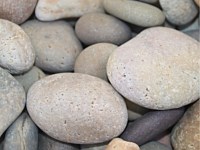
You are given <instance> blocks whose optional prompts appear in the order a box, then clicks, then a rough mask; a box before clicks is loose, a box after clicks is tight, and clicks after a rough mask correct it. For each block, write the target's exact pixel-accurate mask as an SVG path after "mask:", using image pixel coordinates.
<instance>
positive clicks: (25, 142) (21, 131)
mask: <svg viewBox="0 0 200 150" xmlns="http://www.w3.org/2000/svg"><path fill="white" fill-rule="evenodd" d="M37 148H38V129H37V127H36V125H35V124H34V123H33V121H32V120H31V118H30V117H29V116H28V114H27V113H22V114H21V115H20V116H19V118H18V119H17V120H15V122H14V123H13V124H12V125H11V126H10V127H9V128H8V130H7V131H6V135H5V140H4V150H37Z"/></svg>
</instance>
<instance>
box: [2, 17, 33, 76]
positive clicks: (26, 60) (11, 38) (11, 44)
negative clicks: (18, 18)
mask: <svg viewBox="0 0 200 150" xmlns="http://www.w3.org/2000/svg"><path fill="white" fill-rule="evenodd" d="M0 29H1V30H0V34H1V36H0V41H1V42H0V48H1V50H0V66H1V67H2V68H5V69H7V70H8V71H9V72H10V73H11V74H19V73H23V72H26V71H28V70H29V69H30V68H31V67H32V66H33V63H34V61H35V52H34V50H33V47H32V44H31V41H30V39H29V37H28V36H27V35H26V33H25V32H24V31H23V30H22V29H21V28H20V27H19V26H18V25H16V24H14V23H12V22H10V21H7V20H4V19H0Z"/></svg>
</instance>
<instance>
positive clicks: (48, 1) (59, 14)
mask: <svg viewBox="0 0 200 150" xmlns="http://www.w3.org/2000/svg"><path fill="white" fill-rule="evenodd" d="M90 12H102V13H103V12H104V9H103V5H102V0H39V1H38V4H37V7H36V10H35V14H36V17H37V18H38V19H39V20H42V21H53V20H57V19H61V18H74V17H80V16H82V15H84V14H86V13H90Z"/></svg>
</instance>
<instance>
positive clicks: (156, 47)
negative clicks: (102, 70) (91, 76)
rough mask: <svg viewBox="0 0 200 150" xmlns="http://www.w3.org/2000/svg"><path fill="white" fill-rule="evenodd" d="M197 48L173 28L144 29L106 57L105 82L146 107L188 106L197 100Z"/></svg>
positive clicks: (196, 42)
mask: <svg viewBox="0 0 200 150" xmlns="http://www.w3.org/2000/svg"><path fill="white" fill-rule="evenodd" d="M199 46H200V43H199V42H198V41H196V40H194V39H192V38H191V37H189V36H187V35H185V34H184V33H181V32H180V31H177V30H174V29H170V28H166V27H153V28H149V29H146V30H144V31H142V32H141V33H140V34H138V35H137V36H136V37H135V38H133V39H132V40H130V41H128V42H126V43H125V44H123V45H121V46H120V47H118V48H117V49H116V50H115V51H114V52H113V53H112V54H111V55H110V57H109V59H108V63H107V75H108V78H109V81H110V82H111V84H112V86H113V87H114V88H115V89H116V90H117V91H118V92H119V93H120V94H122V95H123V96H124V97H125V98H127V99H128V100H130V101H132V102H134V103H136V104H138V105H140V106H143V107H146V108H150V109H157V110H166V109H173V108H180V107H182V106H185V105H188V104H190V103H192V102H194V101H195V100H197V99H198V98H199V89H200V84H199V82H200V78H199V72H198V70H199V65H200V64H199V63H200V62H199V56H200V50H199ZM133 66H134V67H133Z"/></svg>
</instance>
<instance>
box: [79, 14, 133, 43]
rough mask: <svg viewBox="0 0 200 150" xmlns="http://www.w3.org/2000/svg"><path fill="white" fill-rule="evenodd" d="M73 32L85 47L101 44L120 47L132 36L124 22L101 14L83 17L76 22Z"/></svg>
mask: <svg viewBox="0 0 200 150" xmlns="http://www.w3.org/2000/svg"><path fill="white" fill-rule="evenodd" d="M75 31H76V34H77V36H78V38H79V39H80V40H81V41H82V42H83V43H84V44H86V45H91V44H95V43H102V42H107V43H113V44H116V45H120V44H122V43H124V42H126V41H128V40H129V39H130V38H131V36H132V35H131V30H130V28H129V27H128V26H127V25H126V24H125V23H124V22H122V21H120V20H119V19H117V18H115V17H113V16H110V15H106V14H102V13H89V14H85V15H83V16H82V17H81V18H80V19H79V20H78V21H77V23H76V26H75ZM116 31H117V32H116Z"/></svg>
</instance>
